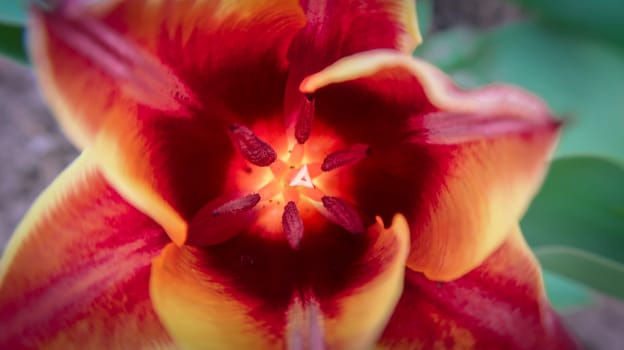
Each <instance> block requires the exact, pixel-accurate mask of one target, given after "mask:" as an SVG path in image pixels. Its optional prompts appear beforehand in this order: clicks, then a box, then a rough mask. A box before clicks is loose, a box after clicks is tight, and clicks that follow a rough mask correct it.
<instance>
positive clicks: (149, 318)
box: [0, 154, 172, 349]
mask: <svg viewBox="0 0 624 350" xmlns="http://www.w3.org/2000/svg"><path fill="white" fill-rule="evenodd" d="M167 242H168V239H167V236H166V234H165V233H164V232H163V231H162V229H161V228H160V227H159V226H158V225H157V224H156V223H154V222H153V221H152V220H150V219H149V218H148V217H146V216H145V215H143V214H141V213H140V212H138V211H137V210H136V209H134V208H133V207H132V206H130V205H129V204H128V203H126V202H125V201H124V200H123V199H121V197H119V195H118V194H117V193H116V192H115V191H114V190H113V189H112V188H111V187H110V186H109V185H108V184H107V183H106V181H105V180H104V179H103V178H102V176H101V175H100V174H99V173H98V172H97V171H96V170H94V167H93V166H92V164H89V161H88V160H87V159H86V155H85V154H83V155H82V156H81V157H80V158H79V159H78V160H77V161H76V162H75V163H74V164H72V165H71V166H70V168H68V169H67V170H66V171H65V172H64V173H63V174H62V175H61V176H60V177H59V178H58V179H57V180H56V181H55V182H54V183H53V184H52V185H51V186H50V187H49V188H48V189H47V190H46V191H45V192H44V193H43V194H42V196H41V197H40V198H39V199H38V200H37V201H36V202H35V204H34V206H33V208H32V209H31V210H30V211H29V213H28V214H27V215H26V217H25V218H24V220H23V221H22V223H21V224H20V226H19V227H18V229H17V231H16V233H15V236H14V237H13V239H12V240H11V242H10V243H9V245H8V246H7V248H6V250H5V252H4V255H3V257H2V262H1V263H0V271H1V272H0V276H1V277H0V324H2V331H1V332H0V348H3V349H18V348H41V347H42V348H75V347H79V348H83V349H86V348H143V347H151V346H155V345H157V346H158V345H160V346H163V347H165V346H171V345H172V344H171V340H170V339H169V336H168V335H167V333H166V332H165V330H164V329H163V328H162V326H161V324H160V321H159V320H158V318H157V317H156V315H155V313H154V310H153V309H152V305H151V302H150V298H149V293H148V283H149V276H150V264H151V260H152V258H154V257H155V256H157V255H158V253H159V252H160V250H161V249H162V247H164V246H165V245H166V244H167Z"/></svg>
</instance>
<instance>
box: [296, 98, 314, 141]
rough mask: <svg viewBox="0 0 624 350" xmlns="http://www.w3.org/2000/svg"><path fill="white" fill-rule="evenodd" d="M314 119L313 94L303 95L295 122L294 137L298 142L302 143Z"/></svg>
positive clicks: (307, 136)
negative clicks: (301, 104)
mask: <svg viewBox="0 0 624 350" xmlns="http://www.w3.org/2000/svg"><path fill="white" fill-rule="evenodd" d="M313 120H314V96H312V95H305V99H304V100H303V106H302V107H301V110H300V111H299V115H298V116H297V123H296V124H295V139H297V142H298V143H300V144H304V143H305V142H306V141H307V140H308V138H309V137H310V134H311V133H312V121H313Z"/></svg>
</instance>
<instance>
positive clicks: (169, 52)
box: [29, 0, 305, 147]
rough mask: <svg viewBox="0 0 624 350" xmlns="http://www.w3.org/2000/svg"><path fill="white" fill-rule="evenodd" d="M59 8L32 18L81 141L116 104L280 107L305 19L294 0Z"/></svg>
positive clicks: (173, 108) (36, 57) (62, 112)
mask: <svg viewBox="0 0 624 350" xmlns="http://www.w3.org/2000/svg"><path fill="white" fill-rule="evenodd" d="M49 6H50V7H51V9H46V10H39V9H38V8H37V7H36V6H34V7H33V11H32V15H31V18H30V23H29V37H30V48H31V53H32V58H33V62H34V67H35V70H36V73H37V76H38V78H39V80H40V82H41V83H42V85H43V87H44V94H45V96H46V98H47V100H48V101H49V103H50V105H51V106H52V108H53V110H54V111H55V113H56V115H57V117H58V119H59V121H60V122H61V125H62V126H63V128H64V129H65V131H66V132H67V133H68V135H69V136H70V138H71V139H72V141H74V142H75V143H76V144H77V145H79V146H81V147H84V146H86V145H88V144H90V143H91V142H92V139H93V136H94V134H95V133H97V131H98V130H99V128H100V126H101V125H102V123H103V122H104V119H105V116H106V115H107V113H106V112H107V110H108V109H109V108H111V107H113V106H115V105H120V106H124V107H125V108H130V109H132V108H134V107H135V106H136V105H137V104H139V105H147V106H151V107H152V108H155V109H157V110H159V111H163V112H166V113H168V114H171V115H185V114H187V113H189V112H190V111H191V110H195V109H196V108H197V107H199V106H202V104H203V103H204V102H205V101H206V100H219V101H223V102H224V103H225V104H227V105H228V106H230V108H232V109H233V110H235V111H237V112H239V111H240V112H242V111H245V112H249V111H258V110H266V109H267V108H268V107H269V106H270V102H271V103H272V104H274V105H279V102H278V101H279V99H280V98H281V92H282V91H283V84H284V82H285V69H286V58H285V56H286V50H287V47H288V45H289V43H290V41H291V38H292V36H293V35H294V33H295V32H296V31H297V30H298V29H299V28H301V27H302V26H303V25H304V23H305V18H304V16H303V14H302V12H301V9H300V7H299V5H298V3H297V2H296V1H294V0H271V1H263V0H250V1H239V2H232V1H228V0H222V1H184V2H178V1H172V0H159V1H149V0H137V1H97V2H92V1H70V0H61V1H55V2H54V3H53V5H49ZM250 33H263V35H260V36H258V35H251V34H250ZM260 86H261V87H262V88H259V87H260Z"/></svg>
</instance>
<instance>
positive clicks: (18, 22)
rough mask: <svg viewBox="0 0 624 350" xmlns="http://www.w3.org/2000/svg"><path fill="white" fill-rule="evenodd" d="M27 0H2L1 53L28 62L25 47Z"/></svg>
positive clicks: (0, 16) (0, 7)
mask: <svg viewBox="0 0 624 350" xmlns="http://www.w3.org/2000/svg"><path fill="white" fill-rule="evenodd" d="M25 20H26V11H25V1H23V0H21V1H20V0H0V54H2V55H4V56H6V57H9V58H11V59H13V60H15V61H17V62H20V63H26V62H27V60H28V58H27V57H28V55H27V54H26V50H25V48H24V28H23V26H24V21H25Z"/></svg>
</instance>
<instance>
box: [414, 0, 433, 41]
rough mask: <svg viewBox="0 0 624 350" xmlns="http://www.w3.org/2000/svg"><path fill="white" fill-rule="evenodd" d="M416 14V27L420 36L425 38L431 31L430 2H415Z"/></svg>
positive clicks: (423, 0) (431, 13)
mask: <svg viewBox="0 0 624 350" xmlns="http://www.w3.org/2000/svg"><path fill="white" fill-rule="evenodd" d="M416 13H417V14H418V27H419V28H420V34H422V36H423V37H427V35H428V34H429V31H430V30H431V21H432V20H433V6H432V4H431V0H418V1H416Z"/></svg>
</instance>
